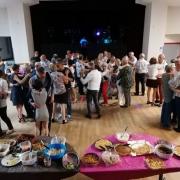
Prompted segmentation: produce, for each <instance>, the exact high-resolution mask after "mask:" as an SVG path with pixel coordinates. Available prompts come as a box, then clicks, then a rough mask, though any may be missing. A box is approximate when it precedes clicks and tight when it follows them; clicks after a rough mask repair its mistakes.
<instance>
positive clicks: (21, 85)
mask: <svg viewBox="0 0 180 180" xmlns="http://www.w3.org/2000/svg"><path fill="white" fill-rule="evenodd" d="M1 66H3V63H2V61H1V64H0V67H1ZM3 71H4V70H3V69H0V117H1V119H2V120H3V121H4V122H5V123H6V124H7V126H8V129H9V130H8V131H7V132H6V133H7V134H10V133H13V132H14V128H13V125H12V123H11V121H10V119H9V118H8V116H7V102H6V101H7V97H8V87H9V86H10V87H11V88H10V89H11V95H10V100H11V101H12V103H13V105H14V106H15V107H16V109H17V116H18V119H19V122H20V123H22V122H24V121H25V119H26V118H30V119H33V120H34V121H35V123H36V135H40V134H41V135H50V130H51V122H55V121H57V122H59V123H62V124H65V123H68V122H70V121H71V120H72V103H77V102H83V101H85V100H86V102H87V114H86V117H87V118H89V119H91V118H94V114H95V113H94V111H96V115H97V116H96V117H95V118H100V117H101V106H109V99H111V98H113V97H115V98H117V99H118V104H119V106H120V107H121V108H128V107H130V106H131V95H132V92H131V89H132V87H133V86H134V85H135V93H134V95H135V96H139V95H141V96H145V90H146V88H145V86H147V104H150V105H151V106H157V107H161V106H162V113H161V125H162V127H163V128H166V129H170V127H171V123H177V125H178V127H177V128H175V130H176V131H177V132H180V111H178V107H179V105H180V56H178V57H177V58H176V59H174V60H171V63H169V64H167V62H166V60H165V56H164V54H160V55H159V56H158V58H156V57H152V58H151V59H150V60H149V61H147V60H146V58H145V54H144V53H141V54H140V55H139V58H138V59H137V58H136V57H135V55H134V52H129V54H128V55H126V56H124V57H123V58H122V59H121V60H120V59H119V58H116V57H115V56H114V55H112V54H111V53H110V52H107V51H104V52H103V53H99V54H98V56H97V58H96V59H94V60H87V59H86V60H84V58H83V55H82V54H80V53H77V52H75V53H74V52H71V51H70V50H68V51H67V54H66V55H65V57H64V58H60V57H59V56H58V54H54V55H53V57H52V59H51V60H48V59H47V57H46V55H44V54H42V55H41V56H39V53H38V51H35V53H34V56H33V57H32V58H31V60H30V63H29V64H23V65H18V64H14V65H13V66H12V72H10V73H8V74H5V73H4V72H3ZM140 84H141V91H140V88H139V85H140ZM77 90H78V91H77ZM140 92H141V93H140ZM101 96H102V100H103V101H102V102H101ZM23 107H24V108H25V111H26V116H25V115H24V114H23ZM93 109H94V110H93ZM2 134H3V131H2V129H1V126H0V135H2Z"/></svg>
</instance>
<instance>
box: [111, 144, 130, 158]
mask: <svg viewBox="0 0 180 180" xmlns="http://www.w3.org/2000/svg"><path fill="white" fill-rule="evenodd" d="M114 149H115V152H116V153H117V154H119V155H120V156H128V155H131V152H132V149H131V148H130V147H129V146H127V145H122V144H117V145H116V146H115V147H114Z"/></svg>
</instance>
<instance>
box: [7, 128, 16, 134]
mask: <svg viewBox="0 0 180 180" xmlns="http://www.w3.org/2000/svg"><path fill="white" fill-rule="evenodd" d="M14 132H15V130H14V129H11V130H7V131H6V135H9V134H12V133H14Z"/></svg>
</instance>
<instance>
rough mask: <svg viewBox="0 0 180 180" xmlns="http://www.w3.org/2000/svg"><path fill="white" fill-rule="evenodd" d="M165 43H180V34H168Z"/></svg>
mask: <svg viewBox="0 0 180 180" xmlns="http://www.w3.org/2000/svg"><path fill="white" fill-rule="evenodd" d="M164 43H180V34H166V35H165V41H164Z"/></svg>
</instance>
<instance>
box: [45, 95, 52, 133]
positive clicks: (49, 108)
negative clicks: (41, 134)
mask: <svg viewBox="0 0 180 180" xmlns="http://www.w3.org/2000/svg"><path fill="white" fill-rule="evenodd" d="M46 106H47V109H48V113H49V123H48V128H49V132H50V131H51V118H52V110H53V104H52V103H51V97H50V96H49V97H47V100H46Z"/></svg>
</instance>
